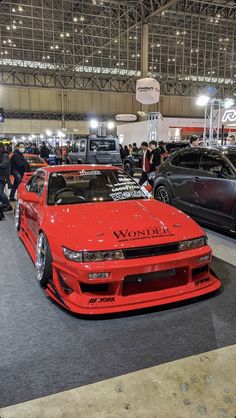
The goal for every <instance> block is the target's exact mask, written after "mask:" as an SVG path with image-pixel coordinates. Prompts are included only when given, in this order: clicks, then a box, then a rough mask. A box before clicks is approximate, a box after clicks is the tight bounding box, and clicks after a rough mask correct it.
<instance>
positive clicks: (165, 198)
mask: <svg viewBox="0 0 236 418" xmlns="http://www.w3.org/2000/svg"><path fill="white" fill-rule="evenodd" d="M154 197H155V199H156V200H160V201H161V202H163V203H167V204H168V205H171V200H172V194H171V192H170V190H169V189H168V188H167V187H166V186H163V185H160V186H157V188H156V190H155V193H154Z"/></svg>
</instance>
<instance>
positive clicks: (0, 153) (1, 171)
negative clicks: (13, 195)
mask: <svg viewBox="0 0 236 418" xmlns="http://www.w3.org/2000/svg"><path fill="white" fill-rule="evenodd" d="M9 174H10V160H9V156H8V153H7V151H6V150H5V147H4V144H3V143H2V142H0V203H1V207H0V212H1V213H0V218H1V219H3V218H4V215H3V212H10V211H12V207H11V205H10V202H9V199H8V197H7V195H6V194H5V193H4V189H5V186H6V184H7V183H8V179H9Z"/></svg>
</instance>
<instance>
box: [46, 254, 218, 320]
mask: <svg viewBox="0 0 236 418" xmlns="http://www.w3.org/2000/svg"><path fill="white" fill-rule="evenodd" d="M202 257H209V258H208V259H207V260H204V261H203V262H200V260H201V259H202ZM210 261H211V249H210V247H208V246H205V247H202V248H199V249H195V250H191V251H185V252H179V253H174V254H169V255H162V256H156V257H145V258H140V259H129V260H120V261H116V262H105V263H90V264H89V265H87V264H86V265H85V263H75V262H70V261H68V262H67V263H63V264H62V263H60V262H53V278H52V282H51V283H49V285H48V287H47V288H46V293H47V294H48V295H49V296H50V297H51V298H53V299H54V300H56V301H57V302H58V303H60V304H61V305H62V306H64V307H65V308H67V309H69V310H70V311H72V312H75V313H78V314H107V313H113V312H122V311H129V310H135V309H141V308H148V307H153V306H158V305H164V304H168V303H172V302H178V301H183V300H185V299H190V298H194V297H197V296H201V295H204V294H207V293H210V292H213V291H215V290H217V289H219V287H220V286H221V283H220V280H219V279H218V278H217V277H216V275H215V274H214V273H213V272H212V270H211V268H210ZM104 271H106V272H110V277H109V278H108V279H95V280H89V279H88V274H89V273H94V272H104Z"/></svg>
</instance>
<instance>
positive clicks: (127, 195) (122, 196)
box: [110, 190, 144, 202]
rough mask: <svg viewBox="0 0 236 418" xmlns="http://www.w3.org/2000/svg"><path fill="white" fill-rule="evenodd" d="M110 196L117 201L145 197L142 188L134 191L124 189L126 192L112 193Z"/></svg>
mask: <svg viewBox="0 0 236 418" xmlns="http://www.w3.org/2000/svg"><path fill="white" fill-rule="evenodd" d="M110 197H111V198H112V199H113V200H114V201H115V202H116V201H118V200H126V199H136V198H139V197H144V195H143V192H142V190H134V191H130V192H128V191H124V192H116V193H111V194H110Z"/></svg>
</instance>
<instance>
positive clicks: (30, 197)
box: [22, 191, 41, 203]
mask: <svg viewBox="0 0 236 418" xmlns="http://www.w3.org/2000/svg"><path fill="white" fill-rule="evenodd" d="M22 200H24V201H25V202H30V203H40V202H41V197H40V196H39V195H37V193H32V192H27V191H26V192H25V193H23V194H22Z"/></svg>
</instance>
